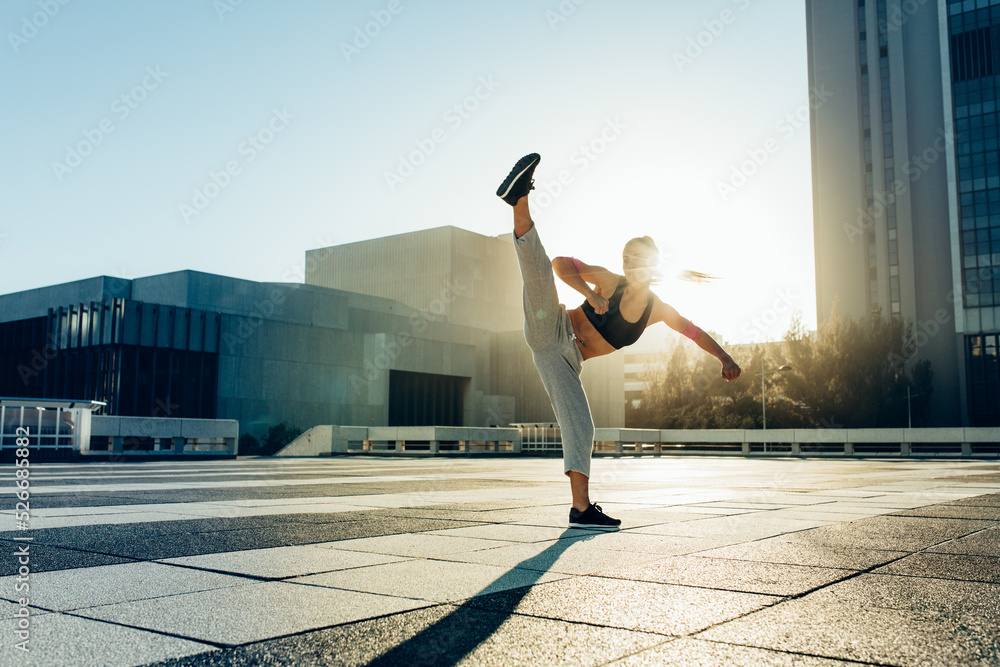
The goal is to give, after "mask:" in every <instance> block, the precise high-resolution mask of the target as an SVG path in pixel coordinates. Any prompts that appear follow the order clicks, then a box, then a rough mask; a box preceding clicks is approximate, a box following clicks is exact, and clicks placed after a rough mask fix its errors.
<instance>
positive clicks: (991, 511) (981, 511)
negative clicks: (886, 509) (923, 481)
mask: <svg viewBox="0 0 1000 667" xmlns="http://www.w3.org/2000/svg"><path fill="white" fill-rule="evenodd" d="M893 516H922V517H935V518H939V519H980V520H983V521H994V522H1000V507H975V506H972V507H970V506H968V505H931V506H930V507H921V508H919V509H915V510H903V511H902V512H895V513H894V514H893Z"/></svg>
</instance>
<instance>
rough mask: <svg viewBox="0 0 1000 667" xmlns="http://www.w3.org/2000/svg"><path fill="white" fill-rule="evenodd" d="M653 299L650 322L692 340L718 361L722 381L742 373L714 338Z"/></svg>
mask: <svg viewBox="0 0 1000 667" xmlns="http://www.w3.org/2000/svg"><path fill="white" fill-rule="evenodd" d="M654 299H655V302H654V304H653V312H652V317H650V318H649V319H650V321H656V322H663V323H664V324H666V325H667V326H668V327H670V328H671V329H673V330H674V331H676V332H677V333H680V334H683V335H685V336H687V337H688V338H690V339H691V340H693V341H694V342H695V344H696V345H697V346H698V347H700V348H701V349H703V350H705V351H706V352H708V353H709V354H710V355H712V356H713V357H715V358H716V359H718V360H719V362H720V363H721V364H722V377H723V379H725V380H727V381H729V380H735V379H736V378H738V377H739V376H740V373H741V372H742V371H741V370H740V367H739V366H738V365H737V364H736V362H735V361H733V358H732V357H731V356H729V353H727V352H726V351H725V350H723V349H722V346H721V345H719V344H718V343H716V342H715V339H714V338H712V337H711V336H709V335H708V333H706V332H704V331H702V330H701V329H700V328H698V327H697V326H695V324H694V323H693V322H692V321H691V320H688V319H685V318H683V317H681V315H680V313H678V312H677V311H676V310H675V309H674V307H673V306H670V305H668V304H666V303H663V302H662V301H660V299H659V298H658V297H655V296H654Z"/></svg>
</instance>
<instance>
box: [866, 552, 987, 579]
mask: <svg viewBox="0 0 1000 667" xmlns="http://www.w3.org/2000/svg"><path fill="white" fill-rule="evenodd" d="M875 573H876V574H898V575H906V576H911V577H933V578H936V579H961V580H963V581H986V582H990V583H994V584H1000V558H998V557H996V556H969V555H966V554H941V553H931V552H926V551H925V552H921V553H915V554H913V555H912V556H907V557H906V558H904V559H902V560H898V561H896V562H895V563H889V564H888V565H886V566H884V567H880V568H879V569H877V570H875Z"/></svg>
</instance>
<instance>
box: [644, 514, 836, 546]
mask: <svg viewBox="0 0 1000 667" xmlns="http://www.w3.org/2000/svg"><path fill="white" fill-rule="evenodd" d="M827 523H828V522H825V521H815V520H802V519H778V518H770V517H767V516H761V515H760V514H748V515H740V516H724V517H712V518H707V519H698V520H696V521H684V522H681V523H667V524H662V525H658V526H647V527H644V528H636V529H635V532H637V533H644V534H647V535H679V536H682V537H700V538H721V539H725V540H728V541H729V543H730V544H735V543H737V542H748V541H750V540H759V539H762V538H765V537H773V536H775V535H784V534H786V533H794V532H796V531H800V530H808V529H810V528H816V527H817V526H823V525H826V524H827Z"/></svg>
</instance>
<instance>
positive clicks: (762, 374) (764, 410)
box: [760, 356, 792, 452]
mask: <svg viewBox="0 0 1000 667" xmlns="http://www.w3.org/2000/svg"><path fill="white" fill-rule="evenodd" d="M790 370H792V367H791V366H780V367H778V368H772V369H771V370H769V371H766V370H764V357H763V356H761V358H760V414H761V417H762V418H763V422H764V430H765V431H766V430H767V401H765V400H764V377H765V376H767V375H770V374H771V373H777V372H779V371H790ZM764 451H765V452H766V451H767V443H766V442H765V443H764Z"/></svg>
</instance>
